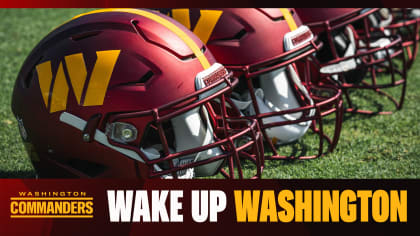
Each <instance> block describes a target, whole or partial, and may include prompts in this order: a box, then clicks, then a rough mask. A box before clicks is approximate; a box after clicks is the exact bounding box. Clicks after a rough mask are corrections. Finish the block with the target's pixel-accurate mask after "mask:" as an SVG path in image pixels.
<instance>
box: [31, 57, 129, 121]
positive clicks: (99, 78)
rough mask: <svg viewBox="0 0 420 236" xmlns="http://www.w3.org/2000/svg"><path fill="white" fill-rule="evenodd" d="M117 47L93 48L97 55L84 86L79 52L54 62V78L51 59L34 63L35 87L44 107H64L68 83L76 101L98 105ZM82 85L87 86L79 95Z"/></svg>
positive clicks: (105, 86) (107, 81) (56, 109)
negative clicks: (113, 48)
mask: <svg viewBox="0 0 420 236" xmlns="http://www.w3.org/2000/svg"><path fill="white" fill-rule="evenodd" d="M120 51H121V50H107V51H98V52H96V56H97V59H96V62H95V65H94V66H93V70H92V73H91V75H90V78H89V80H88V84H87V86H85V82H86V80H87V74H88V73H87V70H86V63H85V61H84V58H83V54H82V53H76V54H72V55H68V56H65V57H64V60H63V61H61V62H60V64H59V66H58V70H57V73H56V75H55V79H53V74H52V68H51V61H46V62H43V63H41V64H39V65H37V66H36V71H37V73H38V80H39V87H40V89H41V94H42V98H43V99H44V103H45V107H46V108H47V109H48V108H49V111H50V113H53V112H57V111H63V110H65V109H66V107H67V97H68V92H69V87H72V88H73V92H74V95H75V97H76V99H77V103H78V104H79V105H82V106H100V105H102V104H103V102H104V99H105V93H106V90H107V88H108V84H109V81H110V79H111V75H112V72H113V70H114V67H115V63H116V62H117V59H118V57H119V54H120ZM63 65H64V66H65V67H66V69H67V72H68V76H69V81H70V83H71V84H68V82H67V79H66V75H65V73H64V66H63ZM85 87H87V89H86V91H85V94H84V97H83V89H84V88H85Z"/></svg>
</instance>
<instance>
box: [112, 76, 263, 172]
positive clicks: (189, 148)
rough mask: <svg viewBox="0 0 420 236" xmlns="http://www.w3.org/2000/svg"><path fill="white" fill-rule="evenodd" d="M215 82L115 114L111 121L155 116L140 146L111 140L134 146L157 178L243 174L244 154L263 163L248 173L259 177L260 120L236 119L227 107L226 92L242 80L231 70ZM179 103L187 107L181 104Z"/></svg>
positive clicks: (121, 144) (249, 159)
mask: <svg viewBox="0 0 420 236" xmlns="http://www.w3.org/2000/svg"><path fill="white" fill-rule="evenodd" d="M216 73H217V72H216ZM213 83H214V84H211V85H209V87H206V88H204V89H201V90H198V91H197V92H196V93H194V94H191V95H189V96H186V97H184V98H181V99H179V100H177V101H174V102H172V103H170V104H166V105H164V106H162V107H160V108H157V109H155V110H149V111H141V112H129V113H120V114H116V115H111V116H110V117H109V121H108V122H109V123H116V122H118V121H119V120H125V121H126V120H131V119H136V118H140V117H150V118H151V120H152V121H151V122H150V123H149V125H147V127H146V131H145V134H144V136H143V138H142V140H141V141H140V145H139V146H134V145H129V144H126V143H121V142H117V141H116V140H113V139H111V138H108V139H109V142H110V143H111V144H113V145H115V146H118V147H120V148H125V149H129V150H132V151H135V152H136V153H137V154H138V155H139V157H140V158H141V159H142V160H143V161H144V163H145V164H146V165H147V166H148V167H149V176H150V177H152V178H153V177H162V178H192V177H207V176H212V175H215V174H218V173H220V174H221V175H223V176H225V177H226V178H235V177H236V178H238V177H239V178H244V174H243V171H242V168H241V165H242V164H241V162H244V161H245V159H246V160H248V161H250V162H252V163H253V164H254V165H257V166H259V167H257V168H255V172H254V173H253V175H252V176H249V175H248V176H247V177H251V178H257V177H260V175H261V170H262V169H261V166H262V165H263V164H262V163H263V153H264V151H263V147H262V142H261V139H262V137H261V134H260V131H259V127H258V124H257V122H256V121H255V120H254V121H253V120H249V119H244V118H232V117H229V115H228V112H227V110H228V108H227V107H226V106H227V104H229V103H228V102H227V101H226V97H225V94H226V93H229V92H230V91H232V88H233V87H234V86H235V85H236V84H237V83H238V80H237V79H233V78H232V74H231V73H230V74H227V72H226V73H225V74H224V75H223V76H222V77H219V78H218V79H217V81H216V82H215V81H213ZM209 92H211V93H209ZM179 104H182V105H183V106H182V108H177V105H179ZM217 106H218V107H217ZM228 106H231V105H228ZM247 174H248V173H247Z"/></svg>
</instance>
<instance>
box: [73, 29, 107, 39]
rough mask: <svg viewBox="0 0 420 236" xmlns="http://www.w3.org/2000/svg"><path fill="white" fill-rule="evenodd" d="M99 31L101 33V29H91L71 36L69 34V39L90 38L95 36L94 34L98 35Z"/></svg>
mask: <svg viewBox="0 0 420 236" xmlns="http://www.w3.org/2000/svg"><path fill="white" fill-rule="evenodd" d="M100 33H101V31H91V32H85V33H81V34H77V35H73V36H71V39H72V40H73V41H80V40H83V39H87V38H90V37H93V36H96V35H98V34H100Z"/></svg>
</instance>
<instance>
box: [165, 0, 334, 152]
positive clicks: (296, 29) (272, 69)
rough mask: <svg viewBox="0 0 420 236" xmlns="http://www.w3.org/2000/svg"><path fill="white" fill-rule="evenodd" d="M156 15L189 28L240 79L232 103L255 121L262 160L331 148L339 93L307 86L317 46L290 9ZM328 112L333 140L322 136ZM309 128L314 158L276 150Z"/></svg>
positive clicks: (184, 11)
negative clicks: (315, 140)
mask: <svg viewBox="0 0 420 236" xmlns="http://www.w3.org/2000/svg"><path fill="white" fill-rule="evenodd" d="M159 10H160V11H161V12H163V13H164V14H167V15H169V16H171V17H173V18H174V19H176V20H177V21H179V22H180V23H182V24H183V25H185V26H186V27H187V28H189V29H191V30H192V31H193V32H194V33H195V34H196V35H197V36H199V37H200V39H201V40H202V41H203V42H204V43H206V45H207V47H208V48H209V49H210V50H211V51H212V53H213V55H214V56H215V58H216V60H217V61H218V62H220V63H222V64H223V65H225V66H226V68H228V69H229V70H231V71H233V73H234V76H237V77H238V78H239V85H238V87H237V88H235V89H234V90H233V92H232V94H231V98H230V100H231V101H233V103H234V104H235V105H236V106H237V107H238V108H239V110H240V112H241V114H242V116H243V117H248V118H256V119H257V120H258V121H259V124H260V127H261V130H262V133H263V136H264V139H265V141H267V146H268V150H267V146H266V151H267V152H268V153H267V156H266V159H294V158H296V159H297V158H299V159H310V158H316V157H319V156H320V155H322V154H324V153H326V152H327V151H332V150H333V149H334V147H335V146H336V145H337V142H338V138H339V135H340V129H341V122H342V115H341V113H342V99H341V91H340V89H337V88H336V87H334V86H329V85H324V86H323V87H320V86H315V85H314V84H312V83H311V79H310V76H311V74H310V73H309V67H308V65H309V63H310V62H311V60H310V58H311V57H312V54H313V53H315V52H316V50H317V49H318V47H319V45H316V44H315V43H314V40H313V39H314V36H313V34H312V33H311V31H310V29H309V28H308V27H307V26H305V25H302V24H301V21H300V19H299V17H298V15H297V14H296V12H295V11H294V10H293V9H274V8H273V9H256V8H235V9H234V8H220V9H216V8H215V9H197V8H190V9H159ZM332 113H333V114H335V120H332V122H335V126H334V127H335V129H334V134H333V136H332V135H327V134H326V132H324V129H323V121H322V120H323V118H324V117H325V116H327V115H329V114H332ZM308 129H312V130H313V131H314V132H315V133H317V135H319V146H318V148H317V151H316V153H307V152H305V151H306V150H293V152H292V153H280V151H279V150H281V148H280V149H278V148H279V147H278V145H282V144H290V143H296V142H297V141H298V140H300V139H301V138H302V136H304V134H305V133H307V131H308ZM326 144H328V145H326ZM326 147H327V148H326ZM302 149H305V147H303V148H302Z"/></svg>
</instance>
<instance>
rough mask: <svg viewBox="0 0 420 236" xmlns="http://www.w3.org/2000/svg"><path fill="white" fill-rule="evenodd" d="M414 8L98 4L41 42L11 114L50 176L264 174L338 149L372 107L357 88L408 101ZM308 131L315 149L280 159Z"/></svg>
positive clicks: (415, 33) (15, 94) (29, 62)
mask: <svg viewBox="0 0 420 236" xmlns="http://www.w3.org/2000/svg"><path fill="white" fill-rule="evenodd" d="M158 11H159V12H160V13H159V12H158ZM416 13H417V12H416V11H415V10H407V9H404V10H400V11H397V10H395V9H393V10H392V11H391V10H387V9H385V10H384V9H286V8H284V9H283V8H281V9H274V8H270V9H250V8H238V9H234V8H232V9H230V8H221V9H197V8H194V9H155V10H147V9H103V10H96V11H92V12H88V13H85V14H81V15H78V16H75V17H74V18H73V19H71V20H70V21H68V22H66V23H65V24H63V25H61V26H59V27H57V28H56V29H55V30H53V31H52V32H51V33H49V34H48V35H47V36H46V37H45V38H44V39H43V40H41V42H40V43H38V45H37V46H36V47H35V48H34V49H33V50H32V52H31V53H30V55H29V56H28V57H27V59H26V60H25V62H24V64H23V66H22V68H21V70H20V72H19V75H18V78H17V80H16V83H15V88H14V92H13V98H12V110H13V113H14V115H15V116H16V119H17V121H18V125H19V130H20V134H21V136H22V140H23V142H24V144H25V147H26V149H27V151H28V155H29V157H30V158H31V161H32V163H33V165H34V167H35V169H36V170H37V173H38V174H39V175H40V176H41V177H137V178H142V179H146V178H154V177H160V178H193V177H206V176H212V175H216V174H220V175H222V176H224V177H226V178H245V177H249V178H259V177H261V173H262V171H263V169H264V161H265V160H272V159H292V158H301V159H311V158H316V157H319V156H321V155H323V154H325V153H327V152H330V151H332V150H333V149H334V148H335V146H336V145H337V143H338V140H339V136H340V130H341V124H342V120H343V112H344V111H348V112H359V113H367V114H371V113H373V112H374V111H369V110H362V109H358V108H357V107H356V106H355V105H354V103H353V102H352V99H353V97H354V95H353V94H352V92H351V91H352V90H369V91H372V92H374V93H378V94H380V95H384V96H383V97H385V98H386V99H390V100H391V101H392V102H393V103H395V105H396V108H397V109H401V107H402V103H403V101H404V93H405V88H406V81H407V78H406V77H407V76H406V75H407V69H408V68H409V67H411V65H412V64H413V61H414V59H415V55H416V53H417V45H418V43H417V42H418V40H419V36H418V31H419V28H418V27H419V22H420V21H419V20H418V19H419V18H418V16H417V15H415V14H416ZM390 87H397V88H401V96H400V98H399V99H396V98H393V97H391V95H389V94H387V93H386V92H385V91H383V90H384V89H386V88H390ZM343 97H344V99H345V101H346V103H347V105H346V108H345V107H344V105H343ZM379 113H381V114H387V113H390V112H389V111H380V112H379ZM325 124H329V125H330V126H332V127H333V131H332V132H330V133H328V134H327V132H326V131H325V128H324V127H325ZM309 132H311V133H313V135H314V136H315V137H317V139H318V143H317V144H316V146H317V148H316V151H315V152H314V153H310V154H296V153H294V154H290V153H282V150H283V148H282V147H283V146H284V145H287V144H290V143H294V142H296V141H298V140H301V139H302V137H303V136H304V135H307V133H309Z"/></svg>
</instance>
